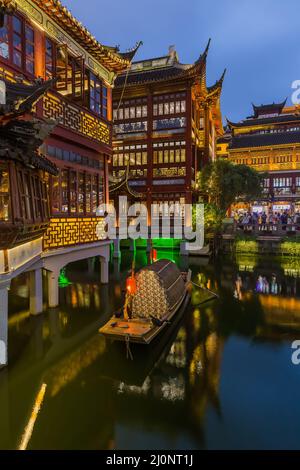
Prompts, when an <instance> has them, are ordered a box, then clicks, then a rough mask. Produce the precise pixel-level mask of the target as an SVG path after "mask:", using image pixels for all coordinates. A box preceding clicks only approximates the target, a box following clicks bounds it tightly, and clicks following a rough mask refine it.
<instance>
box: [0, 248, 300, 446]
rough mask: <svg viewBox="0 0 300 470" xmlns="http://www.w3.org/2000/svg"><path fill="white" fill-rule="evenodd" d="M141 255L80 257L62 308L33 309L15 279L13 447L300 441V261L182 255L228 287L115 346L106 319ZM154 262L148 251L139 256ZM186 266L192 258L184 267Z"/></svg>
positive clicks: (65, 286) (0, 423) (2, 409)
mask: <svg viewBox="0 0 300 470" xmlns="http://www.w3.org/2000/svg"><path fill="white" fill-rule="evenodd" d="M131 256H132V255H131V254H130V253H129V252H124V253H123V255H122V261H121V262H120V263H119V262H118V261H116V262H113V263H112V264H111V282H110V284H109V286H107V287H105V286H101V285H100V284H99V270H100V268H99V267H98V265H97V263H96V264H95V266H94V269H93V270H91V269H90V270H89V271H88V268H87V266H86V264H85V263H78V264H73V265H70V266H69V267H68V268H67V270H66V276H65V277H62V279H61V289H60V300H61V302H60V308H58V309H55V310H52V311H50V310H49V311H45V312H44V313H43V314H42V315H39V316H37V317H31V316H29V314H28V289H27V278H26V276H23V277H19V278H18V279H16V280H15V281H14V283H13V286H12V289H11V294H10V315H9V367H8V368H7V369H6V370H2V371H0V448H1V449H7V448H10V449H17V448H20V447H21V448H27V449H216V448H218V449H248V448H255V449H276V448H277V449H300V365H299V366H296V365H293V363H292V360H291V357H292V349H291V344H292V342H293V341H294V340H300V279H299V278H298V276H299V275H300V263H299V262H298V261H293V260H287V259H284V260H278V261H276V260H266V259H265V260H259V259H254V258H245V257H240V258H239V259H237V260H235V261H231V260H223V261H222V262H219V263H218V264H217V265H214V264H213V263H209V264H208V263H207V262H206V261H205V260H203V259H190V260H189V261H187V260H185V261H184V260H183V261H182V260H181V261H179V259H178V258H176V256H172V254H166V253H162V252H159V257H166V256H167V257H171V258H172V257H173V259H174V261H176V262H178V263H179V264H180V265H181V268H182V269H185V268H186V267H187V265H189V267H190V268H191V269H192V272H193V278H194V280H195V281H196V282H198V283H200V284H203V285H205V286H207V287H209V288H210V289H212V290H214V291H215V292H217V293H218V294H219V299H218V300H215V301H211V302H207V303H205V304H204V305H202V306H200V307H199V306H197V303H198V300H199V293H198V292H194V293H193V304H194V305H191V306H190V308H189V309H188V310H187V311H186V313H185V316H184V318H182V319H181V321H180V322H178V323H177V324H174V325H173V326H172V327H171V328H170V329H169V330H168V331H167V332H166V333H165V334H163V336H162V337H161V338H160V341H158V342H156V343H155V344H154V345H153V347H150V348H149V347H148V348H147V347H140V348H135V349H134V350H133V355H134V361H133V362H131V361H130V360H126V354H125V349H124V345H120V344H112V345H108V344H106V342H105V339H104V338H103V337H102V336H100V335H99V334H98V329H99V327H100V326H101V325H102V324H103V323H104V322H105V321H107V319H108V318H109V316H110V315H111V313H112V312H113V311H114V310H115V309H117V308H118V307H119V306H120V305H121V304H122V295H123V294H122V289H123V287H124V281H125V279H126V276H127V272H128V269H129V268H130V265H131ZM146 262H147V260H146V257H145V255H144V254H143V252H139V251H138V252H137V253H136V263H137V266H141V265H143V264H145V263H146ZM184 264H185V265H186V266H184Z"/></svg>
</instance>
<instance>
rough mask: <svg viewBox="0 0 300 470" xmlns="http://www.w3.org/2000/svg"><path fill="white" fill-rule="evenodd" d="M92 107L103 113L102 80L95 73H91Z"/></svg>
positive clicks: (93, 109)
mask: <svg viewBox="0 0 300 470" xmlns="http://www.w3.org/2000/svg"><path fill="white" fill-rule="evenodd" d="M90 109H91V110H92V111H94V112H95V113H96V114H98V115H99V116H100V114H101V81H100V80H99V79H98V78H97V77H96V76H95V75H94V74H93V73H91V75H90Z"/></svg>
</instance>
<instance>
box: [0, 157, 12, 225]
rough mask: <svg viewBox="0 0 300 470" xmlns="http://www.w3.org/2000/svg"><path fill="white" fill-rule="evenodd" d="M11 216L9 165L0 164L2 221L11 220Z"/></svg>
mask: <svg viewBox="0 0 300 470" xmlns="http://www.w3.org/2000/svg"><path fill="white" fill-rule="evenodd" d="M10 217H11V215H10V194H9V174H8V167H7V164H4V163H0V220H5V221H6V220H9V219H10Z"/></svg>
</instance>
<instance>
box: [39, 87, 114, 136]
mask: <svg viewBox="0 0 300 470" xmlns="http://www.w3.org/2000/svg"><path fill="white" fill-rule="evenodd" d="M37 112H38V114H39V115H41V116H42V117H44V118H46V119H54V120H55V121H57V122H58V124H60V125H61V126H63V127H65V128H67V129H69V130H71V131H73V132H74V131H75V132H77V133H78V134H81V135H82V136H84V137H89V138H91V139H93V140H95V141H97V142H100V143H103V144H105V145H111V137H112V129H111V124H109V123H108V122H106V121H105V120H104V119H102V118H100V117H98V116H97V115H95V114H93V113H91V112H89V111H88V110H87V109H85V108H83V107H81V106H79V105H77V104H74V103H71V102H69V101H68V100H67V99H65V98H64V97H63V96H62V95H60V94H58V93H57V92H55V91H51V92H48V93H47V94H46V95H45V96H44V97H43V99H42V100H40V102H39V103H38V106H37Z"/></svg>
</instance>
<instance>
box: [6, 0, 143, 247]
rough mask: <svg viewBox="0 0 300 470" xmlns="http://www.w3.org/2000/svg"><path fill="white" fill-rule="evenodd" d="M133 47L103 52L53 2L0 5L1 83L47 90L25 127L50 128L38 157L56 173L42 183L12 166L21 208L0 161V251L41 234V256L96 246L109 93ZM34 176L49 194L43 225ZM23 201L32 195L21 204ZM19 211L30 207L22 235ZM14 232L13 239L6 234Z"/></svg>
mask: <svg viewBox="0 0 300 470" xmlns="http://www.w3.org/2000/svg"><path fill="white" fill-rule="evenodd" d="M138 47H139V44H137V45H136V47H135V48H133V49H132V50H131V51H129V52H125V53H121V52H119V50H118V48H116V47H107V46H103V45H102V44H100V43H99V42H98V41H97V40H96V39H95V38H94V37H93V36H92V35H91V34H90V33H89V31H87V29H86V28H84V27H83V26H82V25H81V23H79V21H77V20H76V19H75V18H74V17H73V16H72V14H71V13H70V12H69V11H68V10H67V9H66V8H65V7H64V6H63V5H62V4H61V3H60V1H58V0H49V1H47V2H44V1H41V0H0V78H2V79H3V80H4V81H5V82H6V83H16V84H17V85H18V84H20V85H22V86H23V87H25V86H31V85H32V84H33V83H35V81H36V79H37V78H39V80H40V83H41V84H43V83H50V82H51V86H49V87H48V89H47V90H45V93H44V94H43V96H41V97H39V98H40V99H38V100H34V99H33V100H32V103H31V104H32V106H31V108H30V109H28V110H27V117H25V119H29V118H30V119H33V120H34V119H36V118H37V119H39V120H44V121H45V122H51V123H52V127H53V129H52V131H51V133H50V135H45V136H44V139H43V140H41V142H40V145H41V144H42V147H41V149H40V152H42V153H43V155H44V156H45V159H47V161H48V162H49V163H50V164H51V163H52V164H53V165H55V167H56V168H57V169H58V174H55V172H54V173H53V174H48V176H46V177H45V176H44V175H42V170H41V169H39V168H36V169H34V168H33V167H32V166H31V167H29V166H28V164H27V163H28V162H21V161H19V162H17V163H16V164H15V165H17V166H20V167H22V168H23V167H24V168H23V170H24V171H25V173H24V175H25V176H24V181H25V182H26V187H25V189H24V201H23V202H22V196H18V198H16V197H15V195H14V190H15V188H16V187H19V188H21V186H20V176H18V175H19V173H20V171H19V170H18V169H17V168H16V169H14V170H11V171H10V172H9V177H8V179H7V180H5V175H6V174H8V173H7V171H6V168H4V167H5V165H7V164H6V163H5V162H4V160H3V158H2V156H1V155H0V171H1V175H3V177H2V185H1V179H0V205H1V207H0V209H1V210H0V216H1V213H2V215H3V217H2V221H1V222H0V223H1V224H2V229H1V239H0V244H1V247H3V248H7V249H9V248H10V247H11V246H14V245H17V244H21V243H23V241H24V240H25V241H29V240H31V239H33V238H36V237H37V236H39V237H41V236H42V235H43V233H44V232H45V230H46V235H45V248H46V249H50V248H57V247H58V246H69V245H71V244H78V243H89V242H93V241H96V238H95V237H96V233H95V227H96V226H97V224H98V223H99V218H98V217H96V209H97V205H99V204H100V203H102V202H104V201H105V200H107V198H108V160H109V159H110V158H111V155H112V86H113V83H114V79H115V77H116V74H118V73H119V72H122V71H124V70H126V69H127V68H128V66H129V64H130V61H131V59H132V58H133V56H134V54H135V51H136V49H137V48H138ZM51 80H52V81H51ZM15 103H16V107H17V102H16V101H15ZM1 165H2V167H1ZM14 172H15V173H16V177H14ZM36 173H38V174H39V175H40V178H41V181H42V184H43V185H47V188H48V190H47V194H46V195H45V197H46V199H45V200H46V206H47V213H46V211H45V210H43V217H41V216H40V215H39V214H38V206H37V207H35V205H36V204H37V201H38V198H37V196H36V191H35V190H34V191H33V189H32V188H35V185H34V184H33V183H32V181H35V180H34V178H35V175H36ZM27 174H28V181H27V179H26V178H27ZM22 178H23V177H22ZM22 181H23V180H22ZM24 184H25V183H24ZM45 187H46V186H45ZM26 188H27V189H26ZM42 188H44V186H43V187H42ZM7 189H8V193H7ZM38 192H39V194H40V195H41V194H44V192H45V190H44V189H40V188H39V189H38ZM27 193H28V194H29V193H30V194H31V193H32V194H31V195H30V197H29V196H28V197H27ZM43 197H44V196H43ZM45 197H44V198H45ZM22 204H23V205H24V204H25V206H26V204H27V205H28V207H31V212H30V217H28V220H27V221H26V224H27V225H26V227H27V228H26V230H25V229H24V224H23V222H20V220H21V219H20V217H19V216H18V213H19V212H20V211H22ZM46 206H45V207H46ZM26 210H27V209H26V207H25V212H26ZM28 210H29V209H28ZM23 212H24V211H23ZM40 212H41V211H40ZM50 219H51V223H50ZM16 224H17V225H18V224H19V225H18V226H19V227H20V229H19V234H18V235H16V234H12V231H11V225H14V226H16ZM22 224H23V225H22ZM60 225H61V226H60ZM89 231H91V233H88V232H89Z"/></svg>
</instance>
